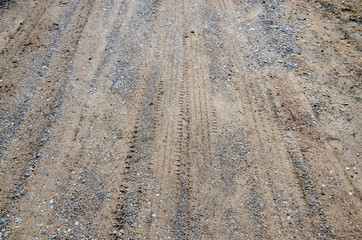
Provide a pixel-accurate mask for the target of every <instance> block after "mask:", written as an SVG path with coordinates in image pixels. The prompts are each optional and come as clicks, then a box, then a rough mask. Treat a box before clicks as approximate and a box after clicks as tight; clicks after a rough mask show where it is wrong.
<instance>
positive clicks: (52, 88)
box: [1, 0, 94, 228]
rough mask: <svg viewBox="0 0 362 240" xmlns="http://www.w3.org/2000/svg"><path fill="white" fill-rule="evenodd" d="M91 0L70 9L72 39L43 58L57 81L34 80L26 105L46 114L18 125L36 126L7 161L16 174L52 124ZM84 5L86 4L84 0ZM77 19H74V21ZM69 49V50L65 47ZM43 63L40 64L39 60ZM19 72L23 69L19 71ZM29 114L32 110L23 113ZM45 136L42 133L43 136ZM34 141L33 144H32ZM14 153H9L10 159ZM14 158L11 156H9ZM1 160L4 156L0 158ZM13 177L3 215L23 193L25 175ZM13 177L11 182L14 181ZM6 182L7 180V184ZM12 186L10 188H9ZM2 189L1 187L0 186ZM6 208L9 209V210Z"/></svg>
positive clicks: (23, 169)
mask: <svg viewBox="0 0 362 240" xmlns="http://www.w3.org/2000/svg"><path fill="white" fill-rule="evenodd" d="M93 3H94V0H93V1H89V3H88V5H86V7H83V8H82V9H81V10H82V11H81V12H80V9H79V8H78V7H75V8H74V9H72V10H73V11H71V16H72V18H71V19H69V20H67V24H66V26H68V27H75V28H76V29H77V31H74V32H70V31H68V32H65V33H64V34H63V35H62V37H63V36H64V37H63V38H64V39H67V38H69V39H74V40H73V41H72V42H71V44H69V41H67V40H68V39H67V40H64V39H62V40H60V43H58V44H59V45H58V49H57V51H56V52H55V53H54V54H53V57H52V59H51V60H50V61H46V64H47V67H48V69H47V76H48V77H49V78H55V79H57V80H55V83H54V82H53V81H52V80H48V81H46V82H38V83H37V86H38V88H39V89H42V90H44V92H41V93H40V94H39V95H37V96H35V97H34V99H33V102H32V104H31V105H30V106H31V107H32V106H36V107H34V108H35V110H37V111H38V112H37V114H41V115H44V116H47V118H43V120H42V121H39V119H38V118H35V119H33V120H27V121H24V123H22V124H24V125H25V124H28V125H30V126H32V125H34V126H38V127H37V129H32V131H33V139H28V138H27V137H26V138H25V139H26V140H24V145H23V146H22V147H23V148H24V149H25V150H24V151H25V152H27V153H26V154H24V155H23V156H20V157H19V159H17V161H16V162H15V163H11V164H13V165H20V166H17V168H20V169H22V170H21V172H20V175H24V174H25V175H26V174H29V173H28V171H29V169H28V170H25V168H26V166H27V163H28V162H30V161H31V162H32V163H31V165H32V166H33V167H34V166H35V165H34V161H35V160H34V159H36V158H37V157H35V155H37V154H38V152H39V150H40V149H41V147H42V145H43V144H44V141H43V140H42V139H43V138H46V136H47V133H46V134H44V132H46V130H45V129H46V128H47V127H50V126H51V125H52V124H53V118H54V116H55V114H56V111H55V109H56V108H57V107H58V106H59V104H60V102H61V96H62V90H61V89H62V87H64V85H65V81H66V80H65V79H66V74H67V70H68V69H69V68H70V64H69V63H70V62H71V59H73V57H74V54H75V51H76V49H77V46H78V43H79V39H80V37H81V34H82V32H83V29H84V26H85V24H86V23H87V21H88V17H89V15H90V12H91V10H92V7H93ZM85 4H87V3H85ZM76 18H77V20H75V19H76ZM69 49H71V50H69ZM55 61H58V63H62V64H61V65H62V66H61V67H55V66H54V65H52V63H53V62H55ZM43 64H44V63H43ZM22 73H23V72H22ZM19 95H21V93H19ZM17 97H19V98H20V97H23V96H17ZM44 97H46V98H47V102H45V101H44V100H43V98H44ZM17 107H18V108H22V107H23V106H17ZM15 109H16V110H14V111H18V110H19V109H17V108H15ZM26 114H29V115H30V116H31V115H32V114H33V113H28V112H27V113H26ZM34 121H36V122H37V124H35V123H34ZM17 134H19V133H16V134H15V135H17ZM44 135H45V136H44ZM34 143H35V144H34ZM13 157H14V156H12V158H13ZM13 159H14V158H13ZM3 160H4V159H3ZM12 167H14V166H12ZM15 175H16V176H15V177H13V179H12V181H8V182H15V181H17V182H16V183H15V185H13V186H12V187H10V189H9V190H8V189H6V191H8V196H7V198H8V199H7V201H4V202H3V206H2V207H1V210H2V212H1V214H2V215H5V214H6V213H7V212H10V211H11V209H12V207H9V205H10V204H11V203H12V202H13V204H16V203H17V202H18V201H19V200H20V199H22V197H23V195H24V194H20V193H22V192H23V189H24V188H25V186H26V185H27V184H28V182H27V180H26V178H24V177H23V178H21V176H17V174H15ZM14 179H15V181H14ZM8 184H9V183H8ZM11 189H12V190H11ZM2 190H4V189H2ZM11 195H13V196H12V197H10V196H11ZM9 208H10V210H9ZM1 228H5V224H4V226H1Z"/></svg>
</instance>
